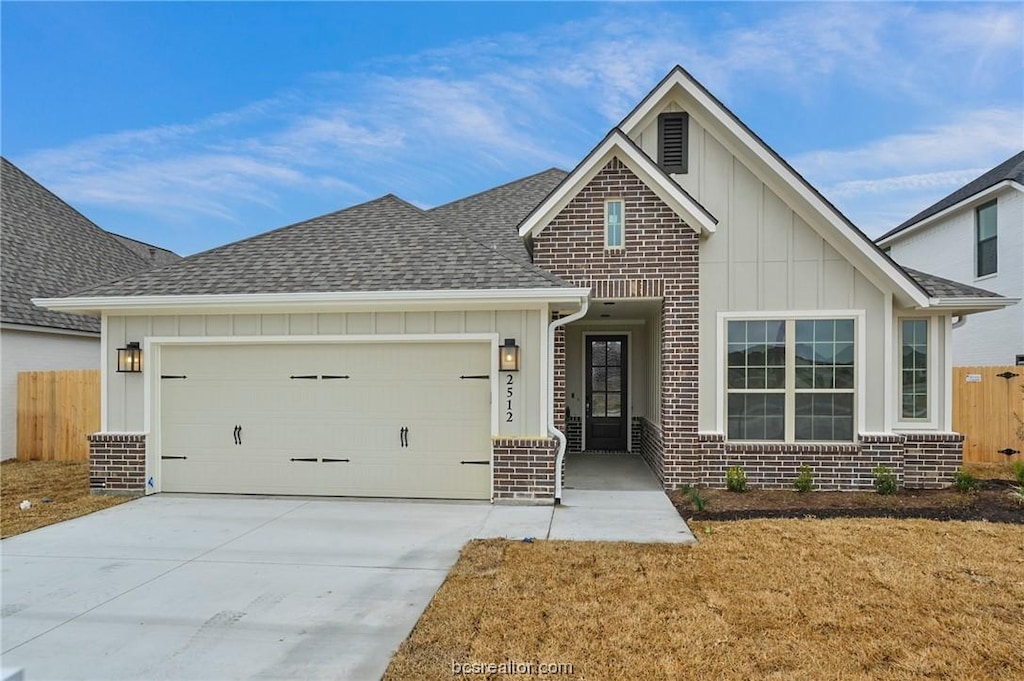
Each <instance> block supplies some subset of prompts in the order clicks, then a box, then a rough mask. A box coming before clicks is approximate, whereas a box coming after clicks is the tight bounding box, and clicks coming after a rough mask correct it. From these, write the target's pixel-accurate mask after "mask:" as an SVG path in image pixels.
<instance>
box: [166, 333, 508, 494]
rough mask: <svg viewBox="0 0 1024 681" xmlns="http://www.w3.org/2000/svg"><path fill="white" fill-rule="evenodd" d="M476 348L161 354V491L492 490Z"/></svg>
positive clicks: (182, 349) (484, 392)
mask: <svg viewBox="0 0 1024 681" xmlns="http://www.w3.org/2000/svg"><path fill="white" fill-rule="evenodd" d="M490 365H491V350H490V346H489V345H488V344H484V343H447V344H445V343H391V344H363V343H344V344H336V345H314V344H308V345H302V344H288V345H216V346H174V345H168V346H165V347H163V348H162V349H161V379H160V438H161V452H160V454H161V462H160V464H161V478H162V488H163V490H164V491H167V492H231V493H252V494H323V495H338V496H384V497H432V498H447V499H487V498H489V497H490V465H489V463H490V458H491V429H490V423H491V417H490V380H488V377H487V375H488V374H489V373H490Z"/></svg>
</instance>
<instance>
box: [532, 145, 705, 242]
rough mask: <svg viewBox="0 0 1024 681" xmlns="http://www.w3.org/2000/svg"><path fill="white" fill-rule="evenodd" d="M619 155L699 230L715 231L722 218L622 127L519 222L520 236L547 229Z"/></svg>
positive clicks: (595, 148) (673, 208)
mask: <svg viewBox="0 0 1024 681" xmlns="http://www.w3.org/2000/svg"><path fill="white" fill-rule="evenodd" d="M612 158H618V159H619V160H620V161H622V162H623V163H624V164H625V165H626V166H627V167H628V168H629V169H630V170H631V171H632V172H633V173H635V174H636V175H638V176H639V177H640V179H641V180H642V181H643V182H644V184H646V185H647V186H648V187H650V188H651V190H652V191H653V192H654V193H655V194H657V195H658V197H659V198H660V199H661V200H662V201H664V202H665V203H666V204H667V205H668V206H669V207H670V208H671V209H672V210H674V211H675V212H676V214H677V215H680V216H682V217H683V218H684V219H685V220H686V223H687V225H689V227H690V228H691V229H693V230H694V231H695V232H697V233H698V234H701V233H711V232H714V231H715V226H716V225H717V224H718V218H716V217H715V216H714V215H712V214H711V213H710V212H709V211H708V209H707V208H705V207H704V206H703V205H701V204H700V202H699V201H697V200H696V199H695V198H693V196H691V195H690V193H689V192H687V191H686V190H685V189H683V188H682V187H680V186H679V184H678V183H677V182H676V181H675V180H673V179H672V176H671V175H669V174H668V173H666V172H665V171H664V170H663V169H662V168H661V167H660V166H659V165H658V164H657V163H655V162H654V159H652V158H651V157H650V156H648V155H647V154H646V153H644V151H643V149H641V148H640V147H639V146H637V145H636V143H635V142H633V140H631V139H630V138H629V137H628V136H627V135H626V134H625V133H624V132H623V131H622V130H620V129H619V128H612V130H611V131H610V132H609V133H608V134H607V135H606V136H605V138H604V139H603V140H601V142H600V143H599V144H598V145H597V146H596V147H594V149H593V150H592V151H591V152H590V153H589V154H587V157H586V158H584V159H583V160H582V161H580V163H579V165H577V166H576V167H575V168H574V169H573V171H572V172H571V173H569V175H568V176H567V177H565V179H563V180H562V182H561V183H560V184H559V185H558V187H557V188H556V189H555V190H554V191H553V192H551V193H550V194H549V195H548V196H547V198H545V199H544V201H543V202H541V203H540V204H538V205H537V207H536V208H534V209H533V210H532V211H530V214H529V215H527V216H526V217H525V218H524V219H523V221H522V222H521V223H520V225H519V234H520V236H524V237H525V236H526V235H528V234H533V235H536V234H538V233H539V232H541V231H543V230H544V228H545V227H546V226H547V224H548V223H549V222H550V221H551V218H553V217H554V215H555V214H557V213H558V211H560V210H562V209H563V208H564V207H565V206H566V205H567V204H568V203H569V201H571V200H572V198H573V197H574V196H576V194H577V193H579V191H580V189H582V188H583V186H585V185H586V184H587V183H588V182H590V180H591V179H593V177H594V176H595V175H596V174H597V173H599V172H600V171H601V169H602V168H604V167H605V165H607V163H608V161H610V160H611V159H612Z"/></svg>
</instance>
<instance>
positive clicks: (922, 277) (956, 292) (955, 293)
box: [903, 267, 1003, 298]
mask: <svg viewBox="0 0 1024 681" xmlns="http://www.w3.org/2000/svg"><path fill="white" fill-rule="evenodd" d="M903 270H904V271H905V272H906V273H907V274H909V275H910V276H911V277H913V278H914V281H916V282H917V283H918V284H920V285H921V288H923V289H924V290H925V291H926V292H927V293H928V295H930V296H932V297H934V298H1002V297H1003V296H1001V295H999V294H998V293H992V291H986V290H985V289H983V288H978V287H977V286H969V285H967V284H961V283H960V282H958V281H953V280H952V279H946V278H944V277H938V276H936V275H934V274H928V273H927V272H921V271H920V270H912V269H910V268H909V267H904V268H903Z"/></svg>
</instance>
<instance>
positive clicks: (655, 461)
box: [640, 418, 665, 483]
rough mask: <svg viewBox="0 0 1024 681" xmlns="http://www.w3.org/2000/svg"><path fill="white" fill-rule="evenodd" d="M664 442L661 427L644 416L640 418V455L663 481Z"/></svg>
mask: <svg viewBox="0 0 1024 681" xmlns="http://www.w3.org/2000/svg"><path fill="white" fill-rule="evenodd" d="M663 452H664V444H663V442H662V440H661V428H660V427H659V426H657V425H656V424H654V423H651V422H650V421H648V420H647V419H645V418H641V419H640V456H642V457H643V459H644V461H646V462H647V465H648V466H650V467H651V470H652V471H654V474H655V475H656V476H657V477H658V480H661V481H662V482H663V483H664V481H665V470H664V467H663V465H662V464H663V460H662V454H663Z"/></svg>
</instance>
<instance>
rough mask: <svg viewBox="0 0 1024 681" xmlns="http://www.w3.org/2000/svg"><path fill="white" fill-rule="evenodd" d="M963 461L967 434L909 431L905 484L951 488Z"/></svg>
mask: <svg viewBox="0 0 1024 681" xmlns="http://www.w3.org/2000/svg"><path fill="white" fill-rule="evenodd" d="M963 460H964V436H963V435H961V434H960V433H907V434H906V442H905V444H904V450H903V483H904V484H905V485H906V486H907V487H911V488H919V489H936V488H940V487H948V486H949V485H950V484H952V483H953V476H954V475H955V474H956V469H957V468H959V467H960V465H961V464H962V463H963Z"/></svg>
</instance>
